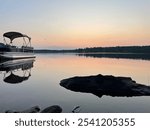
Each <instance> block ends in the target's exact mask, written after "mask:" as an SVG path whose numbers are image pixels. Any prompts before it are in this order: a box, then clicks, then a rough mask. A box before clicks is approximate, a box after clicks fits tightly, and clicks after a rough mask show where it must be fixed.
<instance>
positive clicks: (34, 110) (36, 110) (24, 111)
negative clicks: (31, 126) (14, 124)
mask: <svg viewBox="0 0 150 130" xmlns="http://www.w3.org/2000/svg"><path fill="white" fill-rule="evenodd" d="M39 111H40V108H39V106H34V107H31V108H29V109H26V110H23V111H12V110H7V111H5V113H38V112H39Z"/></svg>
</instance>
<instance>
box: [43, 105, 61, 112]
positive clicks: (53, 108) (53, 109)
mask: <svg viewBox="0 0 150 130" xmlns="http://www.w3.org/2000/svg"><path fill="white" fill-rule="evenodd" d="M61 112H62V108H61V107H60V106H58V105H54V106H50V107H47V108H45V109H44V110H42V111H41V113H61Z"/></svg>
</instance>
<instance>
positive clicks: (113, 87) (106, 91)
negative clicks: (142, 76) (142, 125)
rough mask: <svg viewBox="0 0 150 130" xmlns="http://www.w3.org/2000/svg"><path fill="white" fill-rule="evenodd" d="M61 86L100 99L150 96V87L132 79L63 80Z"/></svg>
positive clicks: (102, 76) (85, 78)
mask: <svg viewBox="0 0 150 130" xmlns="http://www.w3.org/2000/svg"><path fill="white" fill-rule="evenodd" d="M60 85H61V86H63V87H64V88H66V89H69V90H72V91H75V92H85V93H92V94H94V95H96V96H98V97H102V96H103V95H109V96H127V97H131V96H150V87H149V86H146V85H142V84H138V83H136V82H135V81H133V80H132V79H131V78H130V77H115V76H112V75H105V76H104V75H101V74H99V75H95V76H85V77H72V78H68V79H64V80H61V82H60Z"/></svg>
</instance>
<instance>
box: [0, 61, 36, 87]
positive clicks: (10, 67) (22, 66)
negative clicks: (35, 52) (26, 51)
mask: <svg viewBox="0 0 150 130" xmlns="http://www.w3.org/2000/svg"><path fill="white" fill-rule="evenodd" d="M34 61H35V60H34V59H20V60H9V61H5V62H1V63H0V71H1V72H3V73H4V79H3V80H4V82H6V83H11V84H16V83H21V82H23V81H25V80H28V79H29V77H30V76H31V68H32V67H33V63H34Z"/></svg>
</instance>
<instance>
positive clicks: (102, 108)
mask: <svg viewBox="0 0 150 130" xmlns="http://www.w3.org/2000/svg"><path fill="white" fill-rule="evenodd" d="M149 66H150V61H144V60H131V59H130V60H129V59H111V58H90V57H88V58H86V57H79V56H75V55H66V54H65V55H61V54H46V55H37V58H36V61H35V62H34V67H33V68H32V70H31V77H30V78H29V79H28V80H27V81H25V82H22V83H20V84H15V85H14V84H13V85H12V84H7V83H5V82H3V76H2V74H0V111H1V112H4V111H5V110H8V109H13V110H23V109H26V108H29V107H32V106H35V105H39V106H40V107H42V108H44V107H47V106H51V105H60V106H61V107H62V108H63V112H71V110H72V108H74V106H78V105H79V106H81V112H150V110H149V107H150V101H149V98H150V97H132V98H126V97H109V96H103V97H102V98H98V97H96V96H94V95H92V94H87V93H77V92H72V91H69V90H66V89H65V88H63V87H61V86H60V85H59V82H60V80H62V79H65V78H69V77H72V76H77V75H78V76H84V75H95V74H104V75H106V74H107V75H114V76H126V77H132V79H133V80H135V81H137V82H138V83H142V84H147V85H148V84H149V82H150V73H149V72H150V68H149Z"/></svg>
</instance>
